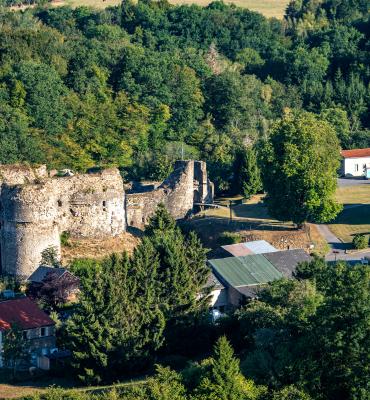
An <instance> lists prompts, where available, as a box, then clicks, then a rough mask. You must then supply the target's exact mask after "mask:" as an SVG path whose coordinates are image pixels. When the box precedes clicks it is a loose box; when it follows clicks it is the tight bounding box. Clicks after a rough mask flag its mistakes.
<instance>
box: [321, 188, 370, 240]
mask: <svg viewBox="0 0 370 400" xmlns="http://www.w3.org/2000/svg"><path fill="white" fill-rule="evenodd" d="M336 198H337V200H338V201H339V202H340V203H341V204H344V205H345V204H347V205H349V206H350V208H347V209H345V210H344V211H342V212H341V213H340V214H339V216H338V217H337V218H336V220H335V221H334V222H333V223H332V224H330V225H329V228H330V230H331V231H332V232H333V233H334V234H335V235H336V236H337V237H338V238H339V239H341V240H342V241H343V242H345V243H350V242H352V239H353V236H354V235H355V234H356V233H363V234H365V235H369V234H370V204H369V203H370V185H366V184H364V185H358V186H350V187H343V188H338V189H337V193H336ZM356 204H357V205H360V206H358V207H353V205H356ZM361 204H362V205H361ZM366 204H367V205H366ZM351 206H352V207H351Z"/></svg>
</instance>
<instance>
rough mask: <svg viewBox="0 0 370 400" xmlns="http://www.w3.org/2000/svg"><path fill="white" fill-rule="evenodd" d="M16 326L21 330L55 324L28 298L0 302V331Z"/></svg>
mask: <svg viewBox="0 0 370 400" xmlns="http://www.w3.org/2000/svg"><path fill="white" fill-rule="evenodd" d="M11 324H17V325H18V326H19V327H20V328H22V329H33V328H40V327H42V326H48V325H54V324H55V322H54V321H53V320H52V319H51V318H50V317H49V316H48V315H47V314H45V313H44V311H42V310H41V309H40V308H39V307H38V306H37V304H36V303H34V302H33V301H31V300H30V299H29V298H28V297H22V298H19V299H11V300H6V301H2V302H0V330H6V329H9V328H10V326H11Z"/></svg>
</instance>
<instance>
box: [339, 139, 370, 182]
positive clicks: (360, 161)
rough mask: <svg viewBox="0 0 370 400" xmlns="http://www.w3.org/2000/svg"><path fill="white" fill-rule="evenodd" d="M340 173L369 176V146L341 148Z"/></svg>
mask: <svg viewBox="0 0 370 400" xmlns="http://www.w3.org/2000/svg"><path fill="white" fill-rule="evenodd" d="M341 155H342V157H343V159H342V171H341V172H342V175H343V176H348V177H350V176H353V177H361V176H363V177H367V178H370V175H369V174H370V147H368V148H366V149H353V150H342V151H341Z"/></svg>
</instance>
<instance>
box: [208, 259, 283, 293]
mask: <svg viewBox="0 0 370 400" xmlns="http://www.w3.org/2000/svg"><path fill="white" fill-rule="evenodd" d="M209 263H210V264H211V266H212V268H213V269H214V271H215V273H216V275H217V276H220V278H221V280H223V281H225V282H227V283H228V284H229V285H231V286H233V287H237V286H250V285H259V284H261V283H267V282H271V281H273V280H275V279H280V278H281V277H282V276H283V275H282V274H281V272H279V271H278V270H277V269H276V268H275V267H274V266H273V265H272V264H271V263H270V261H269V260H267V258H265V257H264V256H262V255H258V254H252V255H249V256H244V257H227V258H222V259H216V260H209Z"/></svg>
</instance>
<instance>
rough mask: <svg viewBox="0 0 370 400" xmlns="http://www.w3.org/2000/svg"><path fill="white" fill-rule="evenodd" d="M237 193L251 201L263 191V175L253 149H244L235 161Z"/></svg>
mask: <svg viewBox="0 0 370 400" xmlns="http://www.w3.org/2000/svg"><path fill="white" fill-rule="evenodd" d="M234 170H235V171H236V172H235V179H234V180H235V184H234V185H235V191H236V192H237V193H240V194H242V195H243V196H244V197H245V198H246V199H249V198H250V197H251V196H253V195H254V194H256V193H258V192H259V191H260V190H262V181H261V174H260V170H259V167H258V164H257V156H256V152H255V150H254V149H253V147H247V148H242V149H241V150H240V151H239V152H238V154H237V156H236V159H235V164H234Z"/></svg>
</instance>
